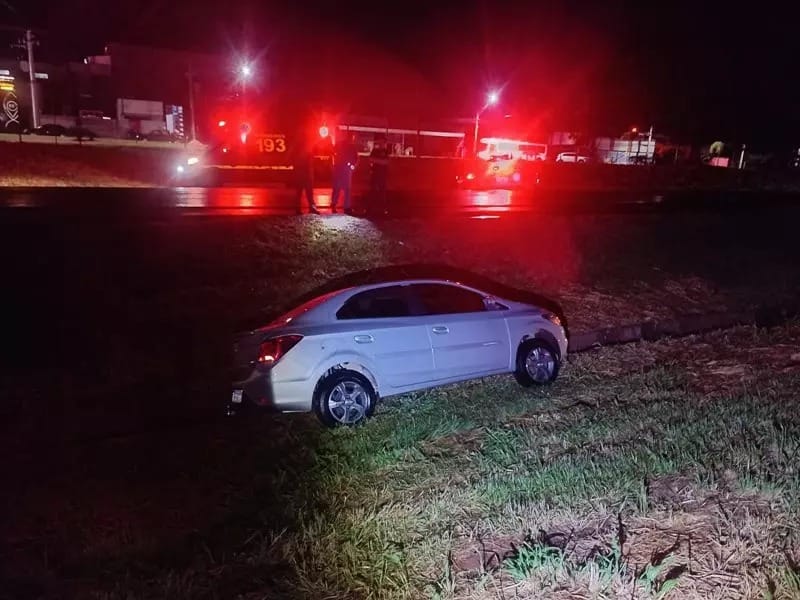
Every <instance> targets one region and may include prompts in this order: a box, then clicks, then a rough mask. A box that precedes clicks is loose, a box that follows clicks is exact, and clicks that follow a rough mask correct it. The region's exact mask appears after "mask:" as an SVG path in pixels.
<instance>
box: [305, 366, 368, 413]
mask: <svg viewBox="0 0 800 600" xmlns="http://www.w3.org/2000/svg"><path fill="white" fill-rule="evenodd" d="M343 394H344V396H343ZM337 396H338V397H341V400H342V404H337ZM345 396H346V397H345ZM377 401H378V394H377V393H376V392H375V389H374V388H373V387H372V384H371V383H370V382H369V380H368V379H367V378H366V377H364V376H363V375H362V374H361V373H356V372H355V371H350V370H347V369H340V370H336V371H333V372H332V373H330V374H329V375H326V376H325V377H323V378H322V379H320V381H319V383H318V384H317V389H316V391H315V392H314V412H315V413H316V415H317V418H318V419H319V420H320V421H321V422H322V424H323V425H325V426H327V427H338V426H340V425H346V426H353V425H357V424H358V423H361V422H363V421H364V420H365V419H367V418H368V417H371V416H372V413H373V412H374V411H375V404H376V403H377Z"/></svg>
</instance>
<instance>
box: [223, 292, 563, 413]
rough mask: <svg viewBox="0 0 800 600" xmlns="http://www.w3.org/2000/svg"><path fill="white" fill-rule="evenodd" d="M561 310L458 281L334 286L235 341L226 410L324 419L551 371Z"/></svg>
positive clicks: (559, 344)
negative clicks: (434, 391) (491, 378)
mask: <svg viewBox="0 0 800 600" xmlns="http://www.w3.org/2000/svg"><path fill="white" fill-rule="evenodd" d="M565 325H566V324H565V323H564V322H563V321H562V318H561V317H560V316H559V315H557V314H555V313H554V312H552V311H551V310H550V309H548V308H545V307H542V306H539V305H537V304H530V303H527V302H520V301H518V300H514V299H511V298H508V297H500V296H497V295H493V294H490V293H487V292H485V291H482V290H480V289H478V288H476V287H472V286H468V285H465V284H464V283H459V282H458V281H455V280H450V279H440V278H430V279H427V278H426V279H394V280H388V281H387V280H384V281H379V282H370V283H366V284H361V285H353V286H350V287H347V286H343V287H337V288H336V289H334V290H333V291H328V292H326V293H323V294H321V295H318V296H316V297H313V298H311V299H310V300H308V301H306V302H304V303H302V304H299V305H298V306H296V307H295V308H294V309H292V310H290V311H289V312H287V313H285V314H283V315H282V316H280V317H278V318H277V319H275V320H274V321H272V322H271V323H270V324H268V325H266V326H265V327H261V328H258V329H255V330H253V331H249V332H247V333H244V334H240V335H239V336H237V337H236V340H235V343H234V374H233V377H232V379H233V383H232V392H231V398H230V402H229V404H228V414H236V413H241V412H243V411H244V410H245V409H247V408H254V407H261V408H272V409H277V410H278V411H283V412H298V411H301V412H308V411H314V412H315V413H316V415H317V417H318V418H319V419H320V421H322V423H323V424H325V425H328V426H336V425H353V424H356V423H359V422H361V421H362V420H364V419H365V418H367V417H369V416H370V415H372V413H373V411H374V409H375V404H376V403H377V401H378V400H379V398H386V397H388V396H394V395H396V394H403V393H406V392H411V391H414V390H421V389H427V388H432V387H436V386H440V385H445V384H449V383H454V382H458V381H464V380H469V379H475V378H478V377H484V376H487V375H496V374H501V373H513V374H514V375H515V377H516V379H517V381H518V382H519V383H520V384H521V385H524V386H532V385H542V384H548V383H550V382H552V381H553V380H555V379H556V377H557V376H558V372H559V367H560V365H561V362H562V361H563V360H564V358H565V356H566V353H567V333H566V329H565Z"/></svg>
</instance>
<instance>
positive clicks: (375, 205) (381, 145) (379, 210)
mask: <svg viewBox="0 0 800 600" xmlns="http://www.w3.org/2000/svg"><path fill="white" fill-rule="evenodd" d="M369 158H370V173H369V191H370V206H369V211H370V212H374V213H376V214H384V215H385V214H387V212H388V206H387V205H386V181H387V179H388V175H389V150H388V149H387V148H386V140H385V139H383V138H378V139H376V140H375V143H374V144H373V147H372V152H371V153H370V155H369Z"/></svg>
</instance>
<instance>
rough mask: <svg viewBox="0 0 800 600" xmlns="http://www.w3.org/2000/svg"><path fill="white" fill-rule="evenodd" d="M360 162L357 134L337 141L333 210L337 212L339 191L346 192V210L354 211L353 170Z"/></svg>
mask: <svg viewBox="0 0 800 600" xmlns="http://www.w3.org/2000/svg"><path fill="white" fill-rule="evenodd" d="M356 162H358V151H357V150H356V145H355V136H354V135H352V136H348V137H345V138H344V139H343V140H341V141H339V142H337V143H336V148H335V149H334V152H333V190H332V193H331V211H332V212H336V205H337V203H338V201H339V192H340V191H341V192H342V193H344V212H345V213H346V214H348V215H350V214H352V213H353V209H352V206H351V203H352V187H353V170H355V168H356Z"/></svg>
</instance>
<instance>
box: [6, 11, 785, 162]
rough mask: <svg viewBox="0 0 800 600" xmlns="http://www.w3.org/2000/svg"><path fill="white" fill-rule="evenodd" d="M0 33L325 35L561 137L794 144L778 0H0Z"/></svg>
mask: <svg viewBox="0 0 800 600" xmlns="http://www.w3.org/2000/svg"><path fill="white" fill-rule="evenodd" d="M12 9H13V10H12ZM0 22H5V23H7V24H22V23H28V22H31V23H33V24H34V25H36V26H38V27H42V28H43V29H45V30H46V31H47V34H46V35H47V39H46V51H47V52H48V53H49V54H51V55H57V56H59V57H62V58H75V59H80V58H81V57H83V56H85V55H88V54H97V53H100V52H102V48H103V45H104V44H105V43H106V42H107V41H124V42H131V43H143V44H149V45H158V46H165V47H172V48H185V49H195V50H202V51H208V52H215V53H230V54H231V55H233V54H235V53H237V52H239V51H240V50H241V49H243V48H245V49H248V50H247V51H248V52H254V53H262V52H263V53H266V54H267V55H268V52H269V49H270V48H271V47H273V46H275V45H276V44H277V43H279V42H280V41H281V40H285V39H286V38H292V39H293V40H295V41H297V40H301V41H302V40H303V39H304V38H306V37H308V36H315V35H318V32H327V33H331V32H334V33H336V34H337V35H341V36H350V37H352V38H354V39H358V40H362V41H364V42H366V43H368V44H371V45H373V46H378V47H381V48H383V49H384V50H385V51H387V52H390V53H392V54H393V55H395V56H396V57H397V58H399V59H401V60H402V61H404V62H405V63H407V64H409V65H410V66H412V67H413V68H415V69H416V70H417V71H419V72H420V73H421V74H422V75H423V76H424V77H425V78H426V79H428V80H429V81H432V82H435V83H436V84H437V85H439V86H441V87H442V88H444V89H446V90H447V92H448V93H449V94H450V95H451V96H452V97H454V98H457V101H456V106H457V107H458V109H459V110H463V111H467V109H468V107H471V106H474V105H475V104H476V103H478V102H479V101H480V97H481V96H482V94H483V93H484V92H485V90H487V89H489V88H490V87H493V86H504V92H503V98H504V102H505V103H506V106H507V110H510V111H512V112H514V111H517V112H520V111H529V112H533V113H536V114H537V116H543V119H544V122H546V123H548V124H551V125H553V126H558V127H560V128H564V129H573V130H578V129H584V130H590V131H592V132H594V133H597V134H619V133H620V132H621V131H622V130H624V129H626V128H628V127H631V126H634V125H636V126H638V127H639V128H642V129H644V128H647V127H648V126H649V125H651V124H653V125H654V126H655V128H656V130H657V131H661V132H666V133H669V134H672V135H673V137H675V138H678V139H683V140H686V141H696V142H699V141H707V140H709V139H710V138H713V139H725V140H728V141H735V142H747V143H749V144H750V145H751V147H756V148H758V147H761V148H763V149H765V150H768V149H776V150H777V149H784V148H788V147H791V146H800V116H798V113H799V112H800V110H799V109H800V85H798V83H796V81H795V78H796V77H795V73H796V72H797V61H798V53H797V51H796V50H795V48H794V46H795V44H793V43H792V42H793V41H794V40H795V39H796V37H797V32H796V31H795V29H796V19H795V17H794V11H792V10H791V8H790V4H789V3H782V4H770V3H769V2H760V3H754V4H750V5H748V8H747V10H742V9H741V8H738V6H737V3H723V2H692V3H689V2H654V1H638V2H621V1H615V0H608V1H605V2H580V1H579V0H572V1H566V2H557V1H551V2H537V1H535V0H530V1H527V2H525V1H522V2H511V1H499V0H495V1H489V0H463V1H461V2H456V1H452V0H443V1H440V2H433V1H423V0H404V1H400V0H398V1H394V2H386V1H385V0H376V1H375V2H365V1H359V2H354V1H347V0H342V1H338V2H337V1H326V2H322V1H314V0H304V1H300V2H295V3H287V2H280V3H274V2H273V3H270V2H265V1H260V2H253V1H250V0H225V1H224V2H223V1H219V0H214V1H210V0H192V1H188V0H142V1H140V2H133V1H131V2H128V3H112V2H109V1H108V0H0ZM43 51H45V50H43Z"/></svg>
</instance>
